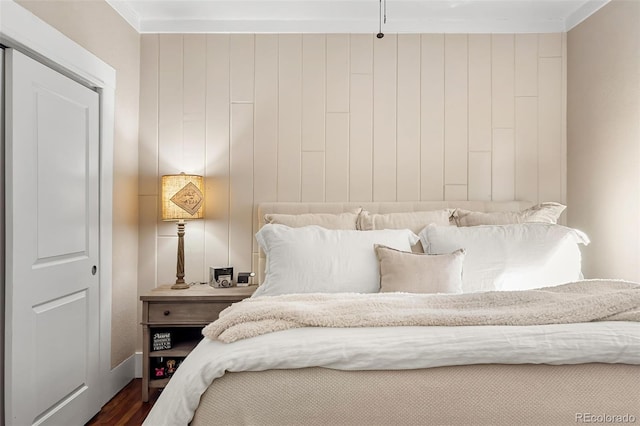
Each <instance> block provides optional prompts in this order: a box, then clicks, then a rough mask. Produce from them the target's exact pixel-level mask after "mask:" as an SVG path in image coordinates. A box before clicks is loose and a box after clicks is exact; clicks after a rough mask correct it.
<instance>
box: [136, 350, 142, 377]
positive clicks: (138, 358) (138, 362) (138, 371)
mask: <svg viewBox="0 0 640 426" xmlns="http://www.w3.org/2000/svg"><path fill="white" fill-rule="evenodd" d="M134 357H135V358H136V368H135V370H134V371H135V378H136V379H141V378H142V352H136V353H135V355H134Z"/></svg>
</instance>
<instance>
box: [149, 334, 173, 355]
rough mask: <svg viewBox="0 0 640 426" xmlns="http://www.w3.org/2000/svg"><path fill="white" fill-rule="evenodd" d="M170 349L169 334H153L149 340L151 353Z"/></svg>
mask: <svg viewBox="0 0 640 426" xmlns="http://www.w3.org/2000/svg"><path fill="white" fill-rule="evenodd" d="M166 349H171V333H170V332H168V331H164V332H161V331H159V332H156V333H153V336H152V338H151V350H152V351H164V350H166Z"/></svg>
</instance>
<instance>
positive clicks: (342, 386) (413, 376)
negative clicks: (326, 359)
mask: <svg viewBox="0 0 640 426" xmlns="http://www.w3.org/2000/svg"><path fill="white" fill-rule="evenodd" d="M639 380H640V366H637V365H635V366H634V365H625V364H598V363H589V364H581V365H558V366H552V365H495V364H490V365H465V366H451V367H437V368H430V369H418V370H403V371H338V370H331V369H326V368H304V369H297V370H269V371H262V372H243V373H228V374H226V375H225V376H223V377H222V378H220V379H219V380H216V381H214V383H213V384H212V385H211V386H210V387H209V388H208V389H207V391H206V392H205V393H204V394H203V396H202V398H201V400H200V405H199V407H198V409H197V411H196V413H195V416H194V418H193V422H192V423H191V424H192V426H202V425H214V424H224V425H293V424H304V425H305V426H312V425H322V426H324V425H424V424H429V425H493V426H499V425H516V424H517V425H536V426H539V425H565V424H566V425H572V424H576V423H586V419H587V418H588V417H589V416H602V415H608V416H610V417H612V418H613V416H620V419H624V418H626V419H628V420H629V422H631V421H633V419H636V421H640V386H638V381H639ZM625 416H626V417H625ZM581 419H582V420H585V421H582V422H580V421H579V420H581ZM618 423H623V422H622V421H620V422H618Z"/></svg>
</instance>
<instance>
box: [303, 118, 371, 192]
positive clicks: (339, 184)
mask: <svg viewBox="0 0 640 426" xmlns="http://www.w3.org/2000/svg"><path fill="white" fill-rule="evenodd" d="M325 154H326V155H325V165H324V167H325V172H324V176H325V201H329V202H330V201H343V202H344V201H349V161H350V156H349V114H347V113H343V112H334V113H328V114H327V147H326V151H325ZM356 155H358V154H356ZM303 168H304V166H303ZM369 176H371V173H370V172H369Z"/></svg>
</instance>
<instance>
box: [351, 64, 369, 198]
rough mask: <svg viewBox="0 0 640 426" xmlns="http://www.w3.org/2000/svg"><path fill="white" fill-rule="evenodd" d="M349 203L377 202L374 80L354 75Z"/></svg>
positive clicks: (352, 84)
mask: <svg viewBox="0 0 640 426" xmlns="http://www.w3.org/2000/svg"><path fill="white" fill-rule="evenodd" d="M349 200H350V201H373V76H372V75H370V74H353V75H351V100H350V113H349Z"/></svg>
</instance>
